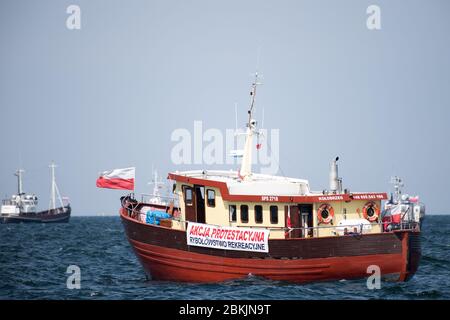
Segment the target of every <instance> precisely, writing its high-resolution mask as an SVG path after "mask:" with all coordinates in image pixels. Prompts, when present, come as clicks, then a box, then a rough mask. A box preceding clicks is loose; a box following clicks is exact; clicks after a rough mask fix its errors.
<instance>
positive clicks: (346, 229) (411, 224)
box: [122, 194, 420, 235]
mask: <svg viewBox="0 0 450 320" xmlns="http://www.w3.org/2000/svg"><path fill="white" fill-rule="evenodd" d="M142 196H148V195H147V194H142ZM160 198H166V199H167V200H170V201H174V200H176V199H175V198H171V197H160ZM127 200H129V201H128V202H127ZM130 200H131V201H130ZM170 201H169V202H168V203H167V204H156V205H158V206H160V207H161V209H162V208H165V211H167V210H168V209H169V208H170ZM143 205H149V206H151V205H155V204H152V203H148V202H145V201H142V202H139V201H137V200H135V199H134V194H129V195H128V196H127V197H124V198H123V199H122V208H124V209H126V210H127V211H128V214H129V216H130V217H135V218H136V219H138V220H139V218H138V217H139V215H140V214H142V212H141V211H140V209H141V208H142V206H143ZM174 208H179V207H178V206H175V205H174ZM172 219H173V220H176V221H179V222H181V223H187V222H189V221H187V220H183V219H182V218H181V215H179V216H176V217H175V216H173V217H172ZM374 225H377V226H379V227H380V230H381V232H391V231H403V230H405V231H406V230H418V228H419V226H420V224H419V223H418V222H417V221H414V220H408V221H402V222H400V223H397V224H394V223H392V222H386V221H384V222H383V221H381V219H379V221H378V222H377V223H371V224H370V225H368V224H362V223H358V224H348V225H321V226H315V227H263V228H265V229H269V230H279V231H284V232H286V233H288V234H291V233H292V232H293V231H294V230H301V231H303V232H302V233H303V234H304V235H309V234H310V233H311V232H312V234H313V235H314V231H315V230H317V231H319V230H327V229H334V230H335V231H333V232H334V234H335V235H338V234H339V233H342V234H344V235H347V234H348V235H357V234H363V233H364V232H363V231H364V226H371V227H372V226H374ZM388 225H392V226H393V227H392V228H391V229H387V226H388ZM238 227H243V228H261V226H238Z"/></svg>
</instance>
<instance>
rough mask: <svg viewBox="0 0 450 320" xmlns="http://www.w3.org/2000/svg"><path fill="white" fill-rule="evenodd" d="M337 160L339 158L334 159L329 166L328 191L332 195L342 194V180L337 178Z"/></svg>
mask: <svg viewBox="0 0 450 320" xmlns="http://www.w3.org/2000/svg"><path fill="white" fill-rule="evenodd" d="M338 160H339V157H336V159H334V160H333V161H332V162H331V165H330V191H331V192H332V193H342V178H339V175H338V165H337V161H338Z"/></svg>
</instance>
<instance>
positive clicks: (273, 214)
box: [270, 206, 278, 224]
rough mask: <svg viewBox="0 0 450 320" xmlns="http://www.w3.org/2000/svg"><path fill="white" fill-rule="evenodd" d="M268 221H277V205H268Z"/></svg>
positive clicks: (274, 222)
mask: <svg viewBox="0 0 450 320" xmlns="http://www.w3.org/2000/svg"><path fill="white" fill-rule="evenodd" d="M270 223H272V224H277V223H278V206H270Z"/></svg>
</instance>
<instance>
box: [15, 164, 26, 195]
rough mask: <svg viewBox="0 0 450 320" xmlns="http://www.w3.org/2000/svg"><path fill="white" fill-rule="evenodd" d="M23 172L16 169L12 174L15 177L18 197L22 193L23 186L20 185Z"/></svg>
mask: <svg viewBox="0 0 450 320" xmlns="http://www.w3.org/2000/svg"><path fill="white" fill-rule="evenodd" d="M24 172H25V171H24V170H23V169H18V170H17V171H16V173H15V174H14V175H15V176H16V177H17V192H18V194H19V195H21V194H22V193H23V184H22V173H24Z"/></svg>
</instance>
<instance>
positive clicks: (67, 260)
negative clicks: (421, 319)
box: [0, 216, 450, 300]
mask: <svg viewBox="0 0 450 320" xmlns="http://www.w3.org/2000/svg"><path fill="white" fill-rule="evenodd" d="M422 247H423V257H422V261H421V265H420V267H419V271H418V272H417V274H416V275H415V276H414V278H413V279H411V280H410V281H409V282H406V283H393V282H382V284H381V289H379V290H368V289H367V286H366V280H365V279H362V280H351V281H345V280H341V281H332V282H322V283H313V284H307V285H297V284H290V283H284V282H276V281H268V280H263V279H259V278H247V279H244V280H240V281H230V282H225V283H219V284H182V283H173V282H160V281H152V280H147V279H146V276H145V274H144V272H143V270H142V268H141V266H140V264H139V262H138V261H137V259H136V257H135V256H134V254H133V252H132V250H131V248H130V246H129V244H128V242H127V240H126V238H125V235H124V230H123V227H122V224H121V222H120V218H119V217H72V219H71V221H70V223H68V224H53V225H45V224H18V225H13V224H3V225H2V224H0V274H1V277H0V299H139V300H142V299H238V300H242V299H245V298H247V299H283V300H286V299H450V216H427V217H426V220H425V223H424V228H423V239H422ZM69 265H77V266H79V268H80V271H81V282H80V286H81V288H80V289H68V288H67V286H66V281H67V277H68V276H69V275H70V274H68V273H66V271H67V267H68V266H69Z"/></svg>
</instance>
